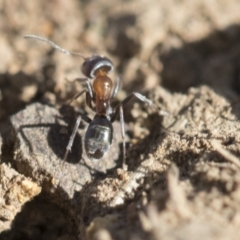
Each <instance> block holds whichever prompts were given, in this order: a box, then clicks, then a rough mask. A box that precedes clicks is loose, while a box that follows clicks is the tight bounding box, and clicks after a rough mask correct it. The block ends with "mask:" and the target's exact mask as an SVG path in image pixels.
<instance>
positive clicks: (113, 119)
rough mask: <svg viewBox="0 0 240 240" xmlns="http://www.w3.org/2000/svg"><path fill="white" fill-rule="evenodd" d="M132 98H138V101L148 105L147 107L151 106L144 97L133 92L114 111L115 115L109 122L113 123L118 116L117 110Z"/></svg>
mask: <svg viewBox="0 0 240 240" xmlns="http://www.w3.org/2000/svg"><path fill="white" fill-rule="evenodd" d="M134 97H136V98H138V99H139V100H141V101H142V102H144V103H146V104H148V105H149V106H151V105H153V102H152V101H151V100H150V99H148V98H146V97H145V96H143V95H142V94H140V93H136V92H133V93H131V94H130V95H128V96H127V97H126V98H125V99H124V100H123V101H122V102H121V103H120V104H119V105H118V106H117V107H116V109H115V113H114V114H113V116H112V118H111V122H114V121H115V120H116V119H117V117H118V115H119V108H120V107H121V106H122V107H125V106H126V105H127V104H128V103H129V102H130V100H132V99H133V98H134Z"/></svg>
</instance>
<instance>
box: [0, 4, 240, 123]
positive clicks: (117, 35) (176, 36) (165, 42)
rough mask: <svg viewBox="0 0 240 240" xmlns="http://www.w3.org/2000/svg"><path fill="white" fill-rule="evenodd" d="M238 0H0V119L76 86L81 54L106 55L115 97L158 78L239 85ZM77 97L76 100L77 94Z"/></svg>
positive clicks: (59, 98) (174, 87)
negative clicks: (118, 81) (117, 81)
mask: <svg viewBox="0 0 240 240" xmlns="http://www.w3.org/2000/svg"><path fill="white" fill-rule="evenodd" d="M239 9H240V2H239V1H237V0H220V1H216V0H211V1H204V0H201V1H191V0H184V1H179V0H170V1H169V0H151V1H145V0H141V1H137V0H136V1H134V0H132V1H114V2H111V1H108V0H99V1H77V0H69V1H63V0H51V1H44V0H43V1H31V2H26V1H21V0H14V1H11V2H8V1H4V0H2V1H0V31H1V35H0V52H1V64H0V91H1V92H0V120H4V119H6V118H7V117H8V116H9V115H11V114H13V113H15V112H16V111H19V110H20V109H22V108H23V107H24V106H25V105H26V104H29V103H30V102H33V101H41V102H47V103H51V104H53V105H57V104H61V103H63V102H65V101H66V100H67V99H69V98H71V96H73V95H74V94H75V93H76V92H77V91H79V90H80V89H81V86H79V84H68V83H67V82H66V78H67V79H69V80H72V79H74V78H76V77H81V76H82V73H81V71H80V67H81V64H82V59H81V58H78V57H72V56H66V55H64V54H61V53H60V52H57V51H55V50H53V49H52V48H51V46H49V45H48V44H46V43H42V42H39V41H33V40H26V39H24V38H23V36H24V35H26V34H35V35H39V36H43V37H46V38H48V39H50V40H52V41H54V42H55V43H57V44H58V45H60V46H61V47H63V48H65V49H67V50H71V51H72V50H75V51H79V52H82V53H83V54H84V55H85V56H90V55H91V54H94V53H98V54H101V55H106V56H108V57H109V58H110V59H112V61H113V62H114V64H115V68H116V72H117V74H119V75H120V76H121V78H122V91H121V92H120V93H119V96H118V98H119V99H122V98H124V96H126V94H129V93H130V92H132V91H133V90H134V91H139V92H142V93H146V92H147V91H149V90H150V89H153V88H154V87H156V86H158V85H161V86H163V87H165V88H167V89H169V90H170V91H180V92H185V91H187V89H188V88H189V87H191V86H196V85H202V84H208V85H210V86H212V87H214V88H222V89H234V91H235V92H237V93H239V92H240V72H239V69H240V68H239V67H240V26H239V23H240V13H239ZM79 101H81V100H79Z"/></svg>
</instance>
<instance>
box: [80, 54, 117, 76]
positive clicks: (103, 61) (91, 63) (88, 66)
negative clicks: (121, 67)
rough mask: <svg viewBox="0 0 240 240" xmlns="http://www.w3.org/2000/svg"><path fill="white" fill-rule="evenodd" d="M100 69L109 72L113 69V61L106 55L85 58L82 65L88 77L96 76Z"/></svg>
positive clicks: (83, 71)
mask: <svg viewBox="0 0 240 240" xmlns="http://www.w3.org/2000/svg"><path fill="white" fill-rule="evenodd" d="M99 69H102V70H103V71H104V72H106V73H108V72H110V71H112V70H113V63H112V62H111V61H110V59H108V58H106V57H101V56H99V55H93V56H91V57H89V58H87V59H85V61H84V63H83V65H82V73H83V74H84V75H85V76H86V77H88V78H94V77H95V75H96V71H98V70H99Z"/></svg>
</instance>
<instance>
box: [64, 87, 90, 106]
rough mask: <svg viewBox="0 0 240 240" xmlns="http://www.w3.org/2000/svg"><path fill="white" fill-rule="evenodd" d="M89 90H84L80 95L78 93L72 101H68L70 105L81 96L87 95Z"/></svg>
mask: <svg viewBox="0 0 240 240" xmlns="http://www.w3.org/2000/svg"><path fill="white" fill-rule="evenodd" d="M87 91H88V90H87V89H84V90H83V91H81V92H80V93H77V94H76V95H74V96H73V97H72V99H70V100H69V101H68V104H71V103H72V102H73V101H74V100H76V99H78V98H79V97H80V96H81V95H83V94H84V93H86V92H87Z"/></svg>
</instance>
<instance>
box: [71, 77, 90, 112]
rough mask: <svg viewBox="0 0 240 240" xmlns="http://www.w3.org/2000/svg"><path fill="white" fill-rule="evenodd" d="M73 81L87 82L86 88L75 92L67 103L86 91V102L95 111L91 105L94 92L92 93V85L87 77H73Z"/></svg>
mask: <svg viewBox="0 0 240 240" xmlns="http://www.w3.org/2000/svg"><path fill="white" fill-rule="evenodd" d="M67 81H68V80H67ZM75 81H78V82H85V83H87V89H84V90H83V91H81V92H80V93H77V94H76V95H75V96H73V98H72V99H71V100H70V101H69V102H68V103H69V104H71V103H72V102H73V101H74V100H76V99H78V98H79V97H80V96H81V95H82V94H84V93H86V103H87V105H88V106H89V107H90V108H91V109H92V110H93V111H95V108H94V107H93V106H92V100H94V94H93V89H92V85H91V83H90V81H89V79H88V78H76V79H74V81H73V82H75ZM68 82H69V81H68Z"/></svg>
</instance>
